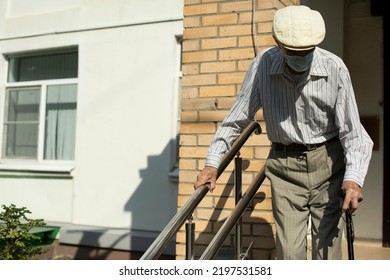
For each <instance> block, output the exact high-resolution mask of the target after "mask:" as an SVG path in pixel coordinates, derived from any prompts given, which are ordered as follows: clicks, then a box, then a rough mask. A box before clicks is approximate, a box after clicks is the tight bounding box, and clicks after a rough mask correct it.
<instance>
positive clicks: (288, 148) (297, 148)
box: [272, 136, 339, 153]
mask: <svg viewBox="0 0 390 280" xmlns="http://www.w3.org/2000/svg"><path fill="white" fill-rule="evenodd" d="M338 139H339V137H338V136H335V137H333V138H332V139H329V140H328V141H325V142H322V143H318V144H306V145H305V144H295V143H293V144H288V145H284V144H282V143H272V148H273V149H274V150H275V151H284V152H301V153H302V152H308V151H313V150H315V149H317V148H319V147H321V146H323V145H325V144H328V143H332V142H334V141H336V140H338Z"/></svg>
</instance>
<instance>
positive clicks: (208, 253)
mask: <svg viewBox="0 0 390 280" xmlns="http://www.w3.org/2000/svg"><path fill="white" fill-rule="evenodd" d="M264 179H265V166H263V168H262V169H261V170H260V172H259V173H258V174H257V176H256V178H255V180H254V181H253V182H252V184H251V185H250V186H249V188H248V190H247V191H246V192H245V194H244V195H243V196H242V197H241V199H240V200H239V201H238V203H237V205H236V207H235V208H234V210H233V212H232V214H231V215H230V216H229V217H228V218H227V219H226V221H225V222H224V223H223V225H222V227H221V228H220V229H219V231H218V232H217V234H216V235H215V236H214V238H213V240H211V242H210V244H209V246H207V248H206V250H205V251H204V252H203V254H202V256H201V257H200V258H199V259H200V260H212V259H214V257H215V255H216V254H217V253H218V251H219V249H220V248H221V247H222V244H223V242H224V241H225V239H226V237H227V236H228V235H229V233H230V232H231V230H232V229H233V227H234V226H235V225H236V223H237V222H238V220H239V219H240V217H241V216H242V214H243V213H244V211H245V209H246V207H247V205H248V204H249V202H250V201H251V200H252V199H253V197H254V196H255V194H256V192H257V190H258V189H259V187H260V186H261V184H262V183H263V181H264Z"/></svg>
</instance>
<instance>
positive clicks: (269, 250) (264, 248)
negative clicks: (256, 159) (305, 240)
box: [194, 160, 275, 260]
mask: <svg viewBox="0 0 390 280" xmlns="http://www.w3.org/2000/svg"><path fill="white" fill-rule="evenodd" d="M249 164H250V162H249V161H248V160H243V164H242V167H243V170H245V169H247V168H248V167H249ZM225 172H227V171H225ZM234 188H235V186H234V172H232V174H231V176H230V177H229V179H228V183H227V184H226V186H224V189H223V191H222V194H221V197H222V198H228V197H229V195H230V194H232V193H234ZM261 188H262V186H260V188H259V190H258V191H257V193H256V195H255V196H254V197H253V199H252V201H251V203H250V205H248V207H247V209H246V210H245V211H244V213H243V215H242V217H241V220H242V224H241V231H242V239H241V240H242V241H241V245H242V246H241V248H240V251H239V252H241V254H240V256H239V258H238V259H242V257H243V256H244V255H245V254H246V253H247V254H248V255H247V256H246V259H256V260H259V259H262V260H271V259H275V240H274V230H273V229H272V226H271V225H270V224H269V222H268V221H267V220H266V219H263V218H260V217H255V215H253V210H254V209H261V207H259V206H260V204H261V203H263V202H264V201H265V199H268V198H267V197H266V193H265V192H263V191H262V190H261ZM207 195H210V193H208V194H207ZM226 204H227V199H225V200H224V199H221V200H219V202H218V204H217V205H216V207H215V209H214V211H213V213H212V214H211V218H210V220H209V221H208V224H207V226H206V227H205V228H206V229H207V231H204V232H202V233H200V234H199V236H198V237H197V238H196V240H195V259H198V258H199V257H200V256H201V255H202V254H203V252H204V250H205V249H206V248H207V246H208V245H209V244H210V242H211V240H212V239H213V238H214V236H215V235H214V234H211V233H210V232H216V231H218V229H220V228H221V226H222V225H223V223H224V222H225V221H226V219H227V217H223V218H221V216H222V215H223V214H222V213H223V211H222V210H224V209H226V208H227V206H226ZM256 205H257V206H256ZM229 211H230V210H229ZM254 211H259V210H254ZM195 213H196V212H195ZM194 215H196V214H194ZM225 216H226V215H225ZM195 223H196V221H195ZM195 226H196V225H195ZM252 242H253V244H252V246H251V248H250V250H249V252H247V251H248V248H249V247H250V244H251V243H252ZM235 244H236V237H235V228H233V229H232V231H231V232H230V234H229V235H228V236H227V238H226V240H225V242H224V244H223V246H222V248H221V249H220V250H219V251H218V253H217V254H216V256H215V259H226V260H234V259H236V249H235V248H236V245H235Z"/></svg>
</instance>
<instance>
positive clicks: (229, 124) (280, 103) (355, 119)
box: [206, 47, 373, 186]
mask: <svg viewBox="0 0 390 280" xmlns="http://www.w3.org/2000/svg"><path fill="white" fill-rule="evenodd" d="M260 108H262V109H263V115H264V120H265V122H266V125H267V136H268V138H269V140H270V141H271V142H279V143H283V144H291V143H299V144H315V143H322V142H325V141H327V140H329V139H331V138H333V137H335V136H337V135H338V136H339V139H340V142H341V144H342V146H343V149H344V154H345V163H346V172H345V175H344V180H352V181H354V182H356V183H357V184H358V185H359V186H363V183H364V179H365V176H366V173H367V170H368V165H369V161H370V159H371V154H372V148H373V142H372V140H371V138H370V137H369V135H368V134H367V132H366V130H365V129H364V128H363V126H362V125H361V123H360V118H359V112H358V107H357V104H356V100H355V94H354V90H353V87H352V83H351V79H350V75H349V71H348V69H347V67H346V66H345V64H344V62H343V61H342V60H341V59H340V58H339V57H337V56H336V55H334V54H332V53H330V52H328V51H326V50H324V49H321V48H319V47H316V48H315V50H314V57H313V61H312V64H311V68H310V70H308V71H307V73H306V74H303V75H301V76H300V77H297V76H295V77H294V76H293V75H292V74H291V72H290V71H289V70H288V68H287V66H286V64H285V60H284V54H283V51H282V50H281V49H280V48H279V47H272V48H269V49H267V50H264V51H263V52H261V53H259V55H258V56H257V57H256V58H255V59H254V61H253V63H252V65H251V67H250V69H249V70H248V72H247V74H246V76H245V79H244V82H243V84H242V87H241V90H240V92H239V94H238V97H237V100H236V102H235V103H234V105H233V106H232V108H231V110H230V112H229V114H228V115H227V116H226V118H225V119H224V121H223V122H222V124H221V126H220V127H219V128H218V130H217V132H216V134H215V135H214V138H213V141H212V143H211V144H210V147H209V152H208V156H207V159H206V166H213V167H216V168H218V167H219V165H220V163H221V160H222V158H223V156H224V154H225V153H226V152H227V151H228V150H229V149H230V147H231V144H232V143H233V142H234V140H235V139H236V138H237V137H238V136H239V135H240V133H241V132H242V131H243V129H244V128H245V127H246V126H247V125H248V123H249V122H250V121H251V120H253V118H254V115H255V113H256V112H257V111H258V110H259V109H260Z"/></svg>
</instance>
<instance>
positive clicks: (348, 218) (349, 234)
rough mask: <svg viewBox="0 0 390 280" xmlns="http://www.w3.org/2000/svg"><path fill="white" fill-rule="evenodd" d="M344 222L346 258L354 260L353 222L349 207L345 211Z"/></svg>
mask: <svg viewBox="0 0 390 280" xmlns="http://www.w3.org/2000/svg"><path fill="white" fill-rule="evenodd" d="M345 223H346V226H347V245H348V259H349V260H354V259H355V255H354V250H353V242H354V239H355V235H354V231H353V222H352V214H351V211H350V209H347V211H345Z"/></svg>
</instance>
